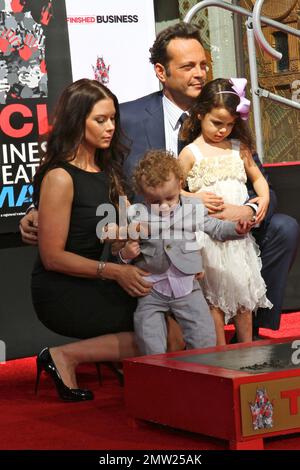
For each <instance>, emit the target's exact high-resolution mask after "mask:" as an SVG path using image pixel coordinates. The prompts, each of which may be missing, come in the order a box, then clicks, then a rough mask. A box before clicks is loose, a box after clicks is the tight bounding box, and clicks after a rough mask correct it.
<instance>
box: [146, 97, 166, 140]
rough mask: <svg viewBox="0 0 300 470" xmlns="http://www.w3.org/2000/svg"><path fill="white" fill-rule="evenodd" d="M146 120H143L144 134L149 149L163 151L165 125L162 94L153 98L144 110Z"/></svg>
mask: <svg viewBox="0 0 300 470" xmlns="http://www.w3.org/2000/svg"><path fill="white" fill-rule="evenodd" d="M145 113H146V118H145V119H144V127H145V133H146V137H147V140H148V144H149V147H150V148H154V149H165V148H166V139H165V125H164V113H163V106H162V92H159V93H157V94H155V95H154V96H153V99H152V100H151V101H150V102H148V103H147V106H146V108H145Z"/></svg>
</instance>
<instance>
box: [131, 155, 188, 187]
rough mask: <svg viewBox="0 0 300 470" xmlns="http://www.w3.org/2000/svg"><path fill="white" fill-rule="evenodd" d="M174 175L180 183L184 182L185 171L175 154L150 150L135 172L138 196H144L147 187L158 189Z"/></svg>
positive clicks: (134, 183) (134, 182)
mask: <svg viewBox="0 0 300 470" xmlns="http://www.w3.org/2000/svg"><path fill="white" fill-rule="evenodd" d="M172 173H173V174H174V175H175V178H176V179H177V180H178V181H184V176H183V171H182V169H181V166H180V164H179V162H178V160H177V159H176V158H175V157H174V155H173V153H172V152H168V151H166V150H149V151H148V152H146V153H145V155H144V157H143V158H142V159H141V160H140V161H139V163H138V165H137V166H136V168H135V170H134V173H133V185H134V189H135V191H136V192H137V193H138V194H142V193H143V192H144V187H145V186H149V187H151V188H157V187H158V186H161V185H162V184H163V183H165V182H166V181H168V180H169V179H170V176H171V174H172Z"/></svg>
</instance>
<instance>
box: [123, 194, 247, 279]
mask: <svg viewBox="0 0 300 470" xmlns="http://www.w3.org/2000/svg"><path fill="white" fill-rule="evenodd" d="M143 208H144V210H143V211H141V210H140V209H141V205H140V204H134V205H133V206H131V207H130V209H129V214H128V221H129V223H131V222H141V223H144V224H145V223H148V224H150V226H151V234H150V236H149V237H148V238H145V239H142V241H141V254H140V256H139V257H138V258H136V259H135V260H134V263H135V264H136V265H137V266H139V267H140V268H142V269H145V270H146V271H149V272H151V273H153V274H160V273H163V272H166V271H167V269H168V268H169V266H170V264H171V263H172V264H173V265H174V266H175V267H176V268H177V269H179V270H180V271H181V272H183V273H184V274H196V273H198V272H201V271H203V267H202V257H201V253H200V248H201V246H200V245H199V243H198V242H197V240H196V234H195V232H198V231H203V232H205V233H207V234H208V235H210V236H211V237H212V238H214V239H216V240H220V241H225V240H234V239H238V238H241V235H238V234H237V233H236V231H235V225H236V224H235V223H234V222H228V221H222V220H218V219H214V218H213V217H210V216H208V212H207V209H206V208H205V206H204V205H203V204H202V203H201V201H200V200H199V199H196V198H188V197H185V196H181V197H180V208H179V209H178V210H177V211H176V212H175V215H174V217H173V218H170V219H169V218H167V219H166V218H162V217H159V216H158V215H155V214H153V212H150V210H149V208H147V207H146V206H143ZM141 214H143V215H141ZM145 214H147V217H148V218H147V220H145ZM149 231H150V230H149ZM166 236H167V237H168V238H166Z"/></svg>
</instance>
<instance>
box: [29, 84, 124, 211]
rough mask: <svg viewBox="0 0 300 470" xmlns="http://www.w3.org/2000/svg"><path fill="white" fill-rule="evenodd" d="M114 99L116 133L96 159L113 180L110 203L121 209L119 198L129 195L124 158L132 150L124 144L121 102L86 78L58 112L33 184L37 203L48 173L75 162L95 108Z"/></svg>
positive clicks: (68, 94) (63, 98) (66, 94)
mask: <svg viewBox="0 0 300 470" xmlns="http://www.w3.org/2000/svg"><path fill="white" fill-rule="evenodd" d="M107 98H110V99H112V100H113V102H114V105H115V109H116V115H115V132H114V135H113V138H112V141H111V145H110V147H109V148H108V149H105V150H102V149H97V150H96V155H95V160H96V163H97V165H98V166H99V167H100V168H101V169H102V170H103V171H105V172H106V174H107V175H108V178H109V197H110V201H111V202H112V203H113V204H114V205H115V206H117V205H118V198H119V195H122V194H125V181H124V178H123V174H122V166H123V161H124V158H125V157H126V156H127V154H128V148H127V147H126V146H125V145H124V144H123V143H121V137H123V134H122V131H121V129H120V112H119V103H118V100H117V98H116V96H115V95H114V94H113V93H112V92H111V91H110V90H109V89H108V88H106V87H105V86H104V85H102V84H101V83H99V82H97V81H96V80H89V79H87V78H83V79H81V80H77V81H76V82H74V83H72V84H71V85H69V86H68V87H67V88H66V89H65V90H64V91H63V93H62V95H61V97H60V99H59V101H58V103H57V106H56V109H55V111H54V116H53V120H52V121H53V122H52V128H51V130H50V132H49V135H48V138H47V147H46V150H45V153H44V154H43V155H42V159H41V164H40V166H39V168H38V170H37V172H36V175H35V178H34V183H33V188H34V192H33V201H34V204H35V205H38V200H39V192H40V186H41V182H42V179H43V177H44V176H45V174H46V173H47V172H48V171H49V170H51V169H53V168H57V167H59V166H60V164H61V162H66V161H68V162H69V161H71V160H74V158H75V157H76V154H77V152H78V148H79V145H80V143H81V141H82V138H83V137H84V134H85V124H86V119H87V117H88V115H89V114H90V113H91V111H92V109H93V107H94V105H95V104H96V103H97V102H98V101H101V100H104V99H107Z"/></svg>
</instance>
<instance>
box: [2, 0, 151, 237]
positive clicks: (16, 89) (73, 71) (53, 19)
mask: <svg viewBox="0 0 300 470" xmlns="http://www.w3.org/2000/svg"><path fill="white" fill-rule="evenodd" d="M154 28H155V22H154V9H153V1H152V0H143V1H141V0H130V1H129V2H124V0H109V1H99V0H84V1H82V0H0V136H1V137H0V233H9V232H16V231H17V230H18V223H19V220H20V218H21V217H22V216H23V215H24V214H25V212H26V210H27V208H28V207H29V205H30V204H31V202H32V197H31V196H32V185H31V182H32V177H33V176H34V173H35V171H36V168H37V166H38V164H39V153H40V150H41V148H43V146H44V145H45V134H46V132H47V130H48V123H49V117H50V116H51V112H52V110H53V106H54V104H55V102H56V100H57V98H58V96H59V95H60V93H61V91H62V90H63V88H64V87H65V86H66V85H68V84H69V83H71V82H72V81H73V80H77V79H79V78H83V77H88V78H96V79H97V80H101V81H102V83H105V84H106V85H107V86H108V87H109V88H111V89H112V91H113V92H114V93H115V94H116V95H117V96H118V98H119V100H120V101H121V102H122V101H127V100H130V99H134V98H138V97H139V96H142V95H144V94H147V93H150V92H152V91H155V90H157V89H158V83H157V80H156V79H155V75H154V73H153V69H152V66H151V65H150V64H149V63H148V56H149V46H150V45H151V44H152V42H153V39H154V37H155V29H154ZM141 64H143V65H142V66H141Z"/></svg>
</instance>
